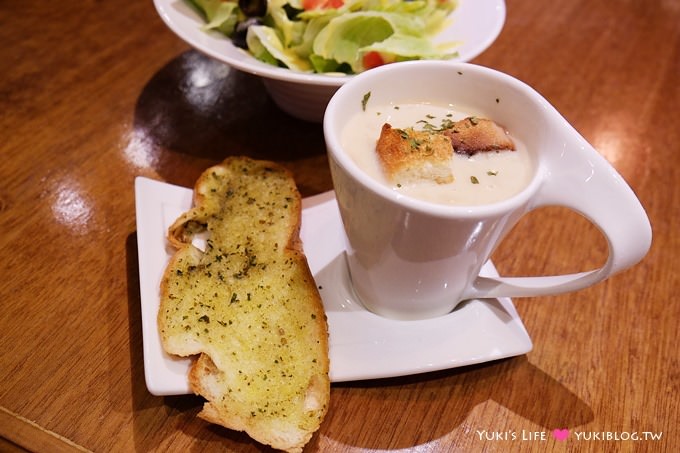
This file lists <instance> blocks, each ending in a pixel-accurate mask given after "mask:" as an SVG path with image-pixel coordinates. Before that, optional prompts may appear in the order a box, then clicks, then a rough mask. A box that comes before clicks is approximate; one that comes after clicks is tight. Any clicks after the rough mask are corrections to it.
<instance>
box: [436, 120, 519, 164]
mask: <svg viewBox="0 0 680 453" xmlns="http://www.w3.org/2000/svg"><path fill="white" fill-rule="evenodd" d="M442 134H444V135H446V136H447V137H449V139H451V146H453V149H454V151H455V152H457V153H459V154H467V155H469V156H472V155H474V154H476V153H479V152H486V151H500V150H514V149H515V144H514V143H513V141H512V139H511V138H510V137H509V136H508V134H507V132H506V131H505V129H503V128H502V127H501V126H499V125H498V124H496V123H495V122H494V121H491V120H489V119H486V118H477V117H468V118H465V119H462V120H460V121H456V122H455V123H453V125H452V126H451V127H449V128H447V129H444V130H443V131H442Z"/></svg>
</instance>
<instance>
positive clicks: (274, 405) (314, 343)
mask: <svg viewBox="0 0 680 453" xmlns="http://www.w3.org/2000/svg"><path fill="white" fill-rule="evenodd" d="M194 205H195V206H194V208H192V209H191V210H189V211H188V212H186V213H184V214H182V215H181V216H180V217H179V218H178V219H177V221H176V222H175V223H174V224H173V225H172V226H171V227H170V229H169V236H168V239H169V241H170V243H171V244H172V245H173V246H175V247H177V249H178V250H177V252H176V253H175V254H174V256H173V257H172V259H171V260H170V263H169V264H168V266H167V268H166V270H165V274H164V276H163V280H162V284H161V305H160V309H159V315H158V326H159V332H160V335H161V340H162V344H163V347H164V348H165V350H166V351H167V352H168V353H170V354H176V355H181V356H189V355H196V354H199V356H198V358H197V360H196V361H195V362H194V364H193V365H192V368H191V371H190V373H189V382H190V384H191V387H192V389H193V391H194V392H195V393H197V394H199V395H202V396H204V397H205V398H206V400H207V402H206V403H205V405H204V408H203V410H202V412H201V413H200V414H199V416H200V417H202V418H204V419H206V420H208V421H210V422H212V423H217V424H220V425H223V426H225V427H227V428H231V429H235V430H241V431H245V432H246V433H248V434H249V435H250V436H251V437H252V438H254V439H255V440H257V441H259V442H261V443H264V444H268V445H271V446H272V447H274V448H277V449H280V450H285V451H289V452H299V451H301V450H302V448H303V447H304V445H305V444H306V443H307V442H308V441H309V439H310V438H311V437H312V435H313V433H314V432H315V431H316V430H317V429H318V428H319V425H320V424H321V421H322V420H323V418H324V416H325V414H326V411H327V409H328V403H329V399H330V381H329V377H328V370H329V361H328V328H327V324H326V317H325V313H324V310H323V305H322V303H321V298H320V296H319V292H318V289H317V287H316V284H315V282H314V279H313V277H312V274H311V272H310V270H309V266H308V265H307V261H306V258H305V256H304V254H303V251H302V244H301V242H300V239H299V229H300V218H301V198H300V195H299V193H298V191H297V188H296V187H295V183H294V180H293V178H292V176H291V175H290V173H288V172H287V171H286V170H285V169H283V168H282V167H281V166H279V165H277V164H275V163H272V162H266V161H256V160H252V159H248V158H244V157H235V158H229V159H227V160H225V161H224V162H223V163H221V164H219V165H217V166H215V167H212V168H210V169H208V170H206V171H205V172H204V173H203V174H202V175H201V177H200V178H199V179H198V181H197V183H196V186H195V192H194ZM198 234H204V235H205V234H207V236H208V238H207V240H206V246H205V250H204V251H202V250H200V249H198V248H197V247H195V246H193V245H192V244H191V240H192V239H193V238H194V237H196V236H197V235H198Z"/></svg>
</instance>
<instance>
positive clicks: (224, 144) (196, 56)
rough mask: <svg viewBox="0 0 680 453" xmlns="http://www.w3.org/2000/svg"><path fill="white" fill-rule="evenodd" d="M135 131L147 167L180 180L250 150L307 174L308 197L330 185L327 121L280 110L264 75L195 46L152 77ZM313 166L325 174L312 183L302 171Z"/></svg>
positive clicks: (189, 180) (190, 181)
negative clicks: (215, 57) (324, 123)
mask: <svg viewBox="0 0 680 453" xmlns="http://www.w3.org/2000/svg"><path fill="white" fill-rule="evenodd" d="M134 134H135V137H136V138H135V140H136V143H138V146H139V147H140V148H141V149H143V152H144V163H145V165H149V166H150V167H151V168H152V169H153V170H155V171H156V172H157V173H158V175H159V176H160V177H161V178H163V179H164V180H165V181H167V182H169V183H172V184H177V185H181V186H185V187H193V185H194V182H195V181H196V179H197V178H198V176H199V175H200V173H201V172H202V171H203V170H204V169H205V168H207V167H209V166H210V165H213V164H215V163H217V162H220V161H222V160H223V159H225V158H226V157H227V156H231V155H246V156H250V157H253V158H256V159H269V160H274V161H278V162H282V163H284V164H288V166H290V167H292V168H291V170H293V172H294V173H302V176H300V178H299V179H298V178H296V180H297V182H298V185H299V186H301V187H300V192H302V193H303V195H311V194H312V193H318V192H322V191H325V190H329V189H330V186H329V184H330V176H329V174H328V172H327V171H326V167H327V162H326V153H325V150H326V148H325V143H324V138H323V130H322V126H321V124H317V123H310V122H306V121H302V120H298V119H296V118H293V117H291V116H289V115H288V114H286V113H284V112H283V111H282V110H280V109H279V108H278V107H277V106H276V105H275V104H274V102H273V101H272V100H271V99H270V97H269V95H268V94H267V92H266V91H265V88H264V85H263V83H262V81H261V79H260V78H259V77H256V76H253V75H250V74H246V73H244V72H241V71H237V70H235V69H232V68H230V67H229V66H227V65H225V64H222V63H220V62H217V61H216V60H213V59H211V58H208V57H206V56H204V55H203V54H201V53H199V52H197V51H194V50H189V51H186V52H184V53H182V54H180V55H179V56H178V57H177V58H175V59H174V60H172V61H170V62H169V63H168V64H167V65H165V66H164V67H162V68H161V69H160V70H159V71H158V72H157V73H156V74H154V76H153V77H152V78H151V79H150V80H149V81H148V83H147V84H146V86H145V87H144V88H143V90H142V92H141V93H140V96H139V98H138V100H137V104H136V106H135V114H134ZM305 165H313V166H314V167H315V169H316V168H321V170H322V171H321V173H322V175H318V176H317V177H316V178H312V179H315V180H313V181H311V182H310V181H307V180H306V179H305V178H309V177H310V176H309V175H308V173H312V174H313V173H314V172H305V171H296V170H304V168H299V167H304V166H305ZM316 173H319V172H318V171H316ZM296 176H298V174H296ZM319 184H320V185H321V186H322V187H318V188H317V187H316V185H319ZM307 186H312V187H307Z"/></svg>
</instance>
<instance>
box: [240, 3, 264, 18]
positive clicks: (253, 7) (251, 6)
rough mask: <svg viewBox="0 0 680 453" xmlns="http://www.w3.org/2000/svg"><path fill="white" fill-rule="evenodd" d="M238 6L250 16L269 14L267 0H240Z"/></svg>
mask: <svg viewBox="0 0 680 453" xmlns="http://www.w3.org/2000/svg"><path fill="white" fill-rule="evenodd" d="M238 7H239V8H240V9H241V12H242V13H243V14H245V15H246V16H248V17H257V16H259V17H262V16H264V15H265V14H267V0H238Z"/></svg>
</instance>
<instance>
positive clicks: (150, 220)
mask: <svg viewBox="0 0 680 453" xmlns="http://www.w3.org/2000/svg"><path fill="white" fill-rule="evenodd" d="M192 196H193V193H192V191H191V189H187V188H184V187H179V186H174V185H170V184H166V183H163V182H159V181H155V180H153V179H149V178H144V177H138V178H137V179H136V180H135V197H136V214H137V244H138V254H139V279H140V295H141V305H142V307H141V309H142V334H143V346H144V375H145V378H146V386H147V388H148V389H149V392H151V393H152V394H154V395H183V394H189V393H192V392H191V389H190V388H189V384H188V381H187V374H188V369H189V366H190V364H191V359H190V358H178V357H173V356H170V355H168V354H166V353H165V352H164V351H163V348H162V347H161V343H160V338H159V336H158V330H157V325H156V315H157V311H158V306H159V297H160V296H159V286H160V281H161V277H162V275H163V270H164V269H165V266H166V264H167V262H168V260H169V259H170V257H171V256H172V254H173V253H174V251H173V249H172V248H171V247H170V246H169V245H168V243H167V240H166V234H167V230H168V227H169V226H170V225H171V224H172V222H174V221H175V219H176V218H177V217H178V216H179V215H180V214H181V213H182V212H184V211H186V210H188V209H189V208H190V207H191V205H192ZM302 205H303V211H302V226H301V231H300V237H301V239H302V242H303V247H304V251H305V255H306V256H307V260H308V262H309V267H310V268H311V271H312V274H313V275H314V279H315V281H316V283H317V285H318V287H319V291H320V293H321V297H322V300H323V304H324V308H325V310H326V314H327V316H328V327H329V355H330V378H331V381H332V382H343V381H354V380H365V379H376V378H386V377H394V376H403V375H410V374H417V373H424V372H429V371H437V370H443V369H448V368H455V367H460V366H465V365H472V364H476V363H482V362H487V361H491V360H497V359H502V358H506V357H512V356H516V355H521V354H525V353H527V352H529V351H530V350H531V348H532V342H531V339H530V338H529V335H528V334H527V331H526V329H525V328H524V325H523V324H522V321H521V319H520V318H519V315H518V314H517V311H516V310H515V307H514V305H513V304H512V301H511V300H510V299H509V298H499V299H486V300H470V301H466V302H464V303H462V304H460V305H459V306H458V307H457V308H456V309H455V310H454V311H453V312H451V313H449V314H448V315H445V316H441V317H438V318H434V319H427V320H421V321H397V320H392V319H387V318H384V317H381V316H378V315H375V314H373V313H371V312H369V311H367V310H366V309H365V308H364V307H363V306H362V304H361V303H360V302H359V301H358V300H357V298H356V296H355V295H354V293H353V290H352V287H351V284H350V279H349V273H348V271H347V265H346V258H345V249H344V233H343V231H342V222H341V220H340V213H339V212H338V206H337V203H336V201H335V194H334V193H333V192H326V193H323V194H320V195H316V196H314V197H309V198H305V199H304V200H303V203H302ZM482 274H486V275H495V274H496V270H495V268H494V266H493V264H492V263H491V262H488V263H486V264H485V265H484V267H483V268H482Z"/></svg>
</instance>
